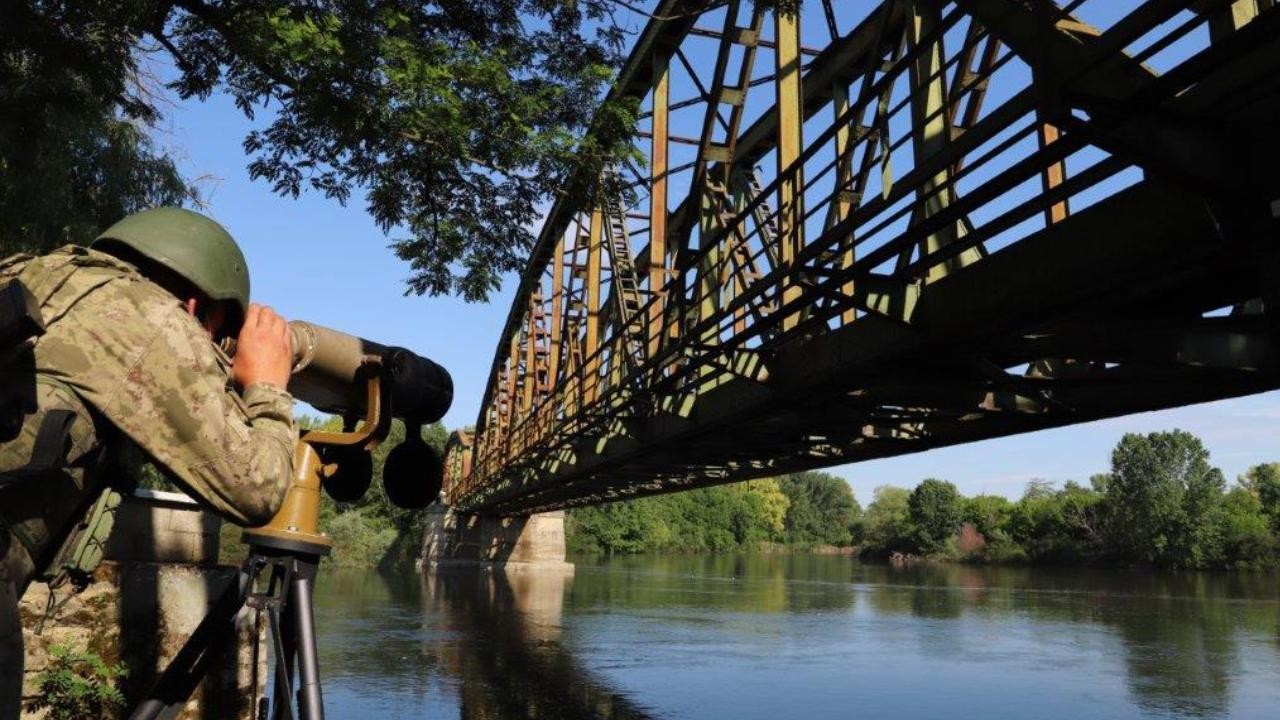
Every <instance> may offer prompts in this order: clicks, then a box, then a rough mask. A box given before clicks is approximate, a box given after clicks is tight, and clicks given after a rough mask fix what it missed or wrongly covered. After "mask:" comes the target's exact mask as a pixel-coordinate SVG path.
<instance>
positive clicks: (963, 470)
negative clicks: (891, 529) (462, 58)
mask: <svg viewBox="0 0 1280 720" xmlns="http://www.w3.org/2000/svg"><path fill="white" fill-rule="evenodd" d="M251 127H252V124H251V123H250V121H248V120H246V119H245V118H244V116H243V115H242V114H241V113H240V112H239V111H237V110H236V109H235V107H234V106H233V105H232V103H231V102H230V101H229V100H228V99H227V98H225V97H222V96H218V95H215V96H214V97H212V98H210V99H209V100H207V101H205V102H196V101H191V102H186V103H178V104H177V105H175V106H174V107H173V108H172V112H170V113H169V117H168V120H167V122H166V123H165V124H164V125H162V127H160V128H159V129H158V132H157V138H156V139H157V141H158V142H159V143H160V144H161V145H162V146H164V147H166V148H168V149H169V150H170V151H171V152H173V153H174V154H175V155H176V156H177V157H179V158H180V165H181V167H182V170H183V171H184V172H185V173H186V174H187V175H188V176H189V177H201V178H204V179H203V180H201V186H202V189H203V192H204V195H205V196H206V199H207V201H208V203H209V206H208V208H207V211H208V212H209V214H211V215H212V216H213V217H215V218H216V219H217V220H218V221H219V222H221V223H222V224H223V225H225V226H226V227H227V228H228V229H229V230H230V231H231V233H232V234H233V235H234V236H235V237H236V239H237V240H238V241H239V242H240V244H241V246H242V247H243V248H244V251H245V253H246V255H247V256H248V260H249V265H250V268H251V272H252V284H253V297H254V300H255V301H256V302H261V303H265V304H267V305H270V306H272V307H274V308H275V309H276V310H277V311H279V312H280V313H282V314H283V315H284V316H285V317H287V318H291V319H303V320H309V321H312V322H316V323H319V324H322V325H328V326H331V327H334V328H338V329H341V330H344V331H347V332H351V333H354V334H358V335H362V336H364V337H367V338H370V339H373V340H377V341H379V342H383V343H388V344H395V345H402V346H404V347H407V348H410V349H412V350H414V351H416V352H418V353H420V354H423V355H426V356H428V357H430V358H432V359H434V360H436V361H437V362H439V363H441V364H443V365H444V366H445V367H446V368H448V369H449V371H450V372H451V373H452V375H453V378H454V384H455V400H454V405H453V408H452V409H451V410H450V412H449V414H448V415H446V416H445V419H444V421H445V424H446V425H447V426H448V427H450V428H455V427H458V426H461V425H465V424H471V423H474V422H475V419H476V414H477V412H478V410H479V403H480V399H481V396H482V394H483V392H484V386H485V382H486V379H487V377H486V376H487V374H488V371H489V364H490V361H491V359H492V357H493V350H494V344H495V343H496V341H497V338H498V334H499V332H500V331H501V329H502V324H503V322H504V320H505V319H506V314H507V310H508V307H509V305H510V301H511V294H512V291H513V290H514V286H515V282H514V279H508V281H507V282H506V283H504V287H503V290H502V291H501V292H499V293H497V294H495V295H494V296H493V297H492V299H491V300H490V302H489V303H488V304H467V303H464V302H462V301H461V300H457V299H454V298H446V297H437V298H432V297H417V296H408V297H406V296H405V295H404V287H405V286H404V279H405V278H406V277H407V276H408V275H409V273H410V270H409V268H408V266H407V265H406V264H405V263H403V262H401V261H399V260H397V259H396V258H395V256H394V255H393V254H392V253H391V251H390V250H389V249H388V248H387V245H388V242H389V239H388V238H387V237H386V236H384V235H383V234H382V233H381V232H380V231H379V230H378V229H377V227H376V226H375V225H374V223H373V222H372V220H371V219H370V218H369V216H368V214H367V213H366V212H365V211H364V209H363V205H362V203H361V202H360V200H359V198H356V199H355V201H354V202H353V203H351V204H350V205H348V206H347V207H342V206H340V205H338V204H337V203H335V202H331V201H327V200H325V199H324V198H323V197H320V196H318V195H316V194H304V195H303V196H302V197H301V198H300V199H298V200H292V199H287V198H282V197H279V196H277V195H275V194H274V193H272V192H271V189H270V188H269V187H268V186H267V185H266V184H265V183H262V182H255V181H251V180H250V179H249V177H248V173H247V172H246V170H245V165H246V162H247V161H246V158H245V156H244V153H243V152H242V150H241V147H240V142H241V140H242V139H243V137H244V135H245V133H246V132H247V131H248V130H249V129H250V128H251ZM1171 428H1181V429H1183V430H1187V431H1190V432H1192V433H1195V434H1196V435H1198V436H1200V437H1201V438H1202V439H1203V440H1204V441H1205V444H1206V445H1207V446H1208V448H1209V450H1210V451H1211V452H1212V454H1213V462H1214V463H1215V464H1216V465H1218V466H1219V467H1221V468H1222V469H1223V471H1224V472H1225V473H1226V474H1227V477H1228V479H1234V478H1235V477H1236V476H1237V475H1238V474H1240V473H1241V472H1243V471H1244V470H1245V469H1246V468H1247V467H1248V466H1250V465H1252V464H1256V463H1259V462H1268V461H1273V460H1280V392H1273V393H1267V394H1264V395H1257V396H1253V397H1249V398H1242V399H1237V400H1230V401H1222V402H1216V403H1209V404H1204V405H1198V406H1192V407H1185V408H1179V409H1176V410H1170V411H1164V412H1157V413H1145V414H1141V415H1134V416H1129V417H1124V418H1115V419H1111V420H1104V421H1100V422H1095V423H1089V424H1085V425H1079V426H1074V427H1069V428H1061V429H1057V430H1049V431H1044V432H1039V433H1033V434H1030V435H1023V436H1016V437H1013V438H1005V439H1000V440H991V441H986V442H981V443H974V444H970V445H965V446H960V447H955V448H947V449H942V450H935V451H931V452H926V453H920V454H916V455H910V456H905V457H898V458H891V459H886V460H877V461H872V462H867V463H861V464H858V465H848V466H843V467H838V468H833V469H832V472H835V473H836V474H838V475H840V476H842V477H844V478H846V479H847V480H848V481H849V482H850V483H851V484H852V485H853V488H854V491H855V494H856V495H857V497H858V498H859V499H860V500H861V501H863V502H864V503H865V502H867V501H868V500H869V499H870V497H871V494H872V490H873V489H874V488H875V487H876V486H878V485H884V484H890V485H902V486H912V485H914V484H915V483H917V482H918V481H919V480H920V479H922V478H925V477H940V478H943V479H946V480H950V481H952V482H954V483H956V485H957V486H958V487H959V488H960V490H961V491H962V492H964V493H966V494H974V493H979V492H986V493H994V494H1003V495H1008V496H1011V497H1017V496H1018V495H1019V494H1021V492H1022V489H1023V487H1024V486H1025V485H1026V483H1027V481H1028V480H1030V479H1032V478H1045V479H1049V480H1054V481H1065V480H1069V479H1078V480H1085V479H1087V478H1088V476H1089V475H1090V474H1092V473H1095V472H1101V471H1104V470H1106V469H1107V466H1108V462H1109V460H1108V458H1109V454H1110V450H1111V448H1112V447H1113V446H1114V445H1115V443H1116V441H1117V440H1118V439H1119V438H1120V436H1121V435H1122V434H1124V433H1126V432H1151V431H1157V430H1167V429H1171Z"/></svg>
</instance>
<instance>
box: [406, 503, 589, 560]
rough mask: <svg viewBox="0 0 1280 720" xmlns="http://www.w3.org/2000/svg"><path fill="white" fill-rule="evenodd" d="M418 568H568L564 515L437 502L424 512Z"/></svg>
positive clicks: (561, 513) (560, 513)
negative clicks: (486, 511)
mask: <svg viewBox="0 0 1280 720" xmlns="http://www.w3.org/2000/svg"><path fill="white" fill-rule="evenodd" d="M423 535H424V536H423V542H422V553H421V555H420V556H419V558H418V567H420V568H422V569H424V570H426V569H431V568H435V567H445V566H452V565H502V566H506V567H508V568H510V569H513V570H523V569H529V570H539V571H541V570H565V569H568V570H572V568H573V564H572V563H568V562H565V546H564V513H563V512H550V513H541V514H538V515H528V516H510V517H498V516H492V515H472V514H468V513H461V512H458V511H456V510H454V509H453V508H451V507H447V506H444V505H443V504H441V503H436V504H435V505H432V506H431V508H430V509H429V510H428V511H427V528H426V532H425V533H424V534H423Z"/></svg>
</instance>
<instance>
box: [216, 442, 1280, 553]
mask: <svg viewBox="0 0 1280 720" xmlns="http://www.w3.org/2000/svg"><path fill="white" fill-rule="evenodd" d="M338 422H340V421H339V420H337V419H335V418H328V419H315V418H304V419H303V420H302V424H303V426H304V427H327V426H330V425H334V424H336V423H338ZM403 434H404V425H403V424H402V423H400V422H399V421H396V423H395V424H394V425H393V427H392V430H391V436H390V437H389V438H388V440H387V442H385V443H383V444H382V445H381V446H380V447H379V448H378V450H376V451H375V452H374V458H373V460H374V477H375V478H379V477H381V470H382V464H383V462H384V461H385V458H386V453H387V452H388V450H389V449H390V448H392V447H394V446H395V445H396V444H398V443H399V442H400V440H401V439H402V438H403ZM423 438H424V440H426V442H427V443H429V444H431V445H433V446H434V447H436V448H437V449H442V448H443V445H444V442H445V439H446V432H445V430H444V427H443V426H441V425H440V424H439V423H437V424H435V425H432V426H430V427H426V428H424V429H423ZM321 524H322V526H323V527H324V528H325V531H326V532H327V533H328V534H329V536H330V537H331V538H333V541H334V551H333V555H332V556H331V557H330V558H329V559H327V560H326V561H325V562H326V563H329V564H332V565H336V566H346V567H372V566H378V567H395V566H399V565H402V564H404V563H411V562H412V561H413V559H414V558H415V556H416V554H417V552H418V550H419V548H420V547H421V545H422V535H423V529H424V514H423V513H422V512H417V511H411V510H403V509H400V508H397V507H396V506H394V505H392V504H391V503H390V502H389V501H388V500H387V498H386V495H385V493H384V492H383V490H382V484H381V482H380V481H375V482H374V483H373V485H372V487H370V489H369V492H367V493H366V494H365V496H364V497H363V498H361V499H360V501H358V502H356V503H337V502H334V501H333V500H332V499H331V498H329V497H328V496H327V495H326V496H324V500H323V504H322V506H321ZM239 535H240V529H239V528H236V527H234V526H227V527H225V528H224V531H223V547H222V559H223V560H224V561H226V562H232V563H234V562H239V560H240V558H242V557H243V553H244V546H243V545H241V544H240V542H239ZM565 536H566V545H567V550H568V552H569V553H570V554H571V555H635V554H694V553H731V552H764V553H819V554H832V555H848V556H856V557H858V558H862V559H867V560H879V561H889V562H891V563H893V564H895V565H910V564H915V563H919V562H962V563H974V564H993V565H1058V566H1070V565H1092V566H1107V565H1111V566H1119V567H1133V566H1153V567H1166V568H1185V569H1205V570H1210V569H1218V570H1222V569H1231V570H1267V569H1280V463H1270V464H1262V465H1256V466H1254V467H1252V468H1250V469H1249V470H1248V471H1247V472H1246V473H1245V474H1244V475H1242V476H1240V477H1239V478H1238V479H1237V480H1236V481H1235V482H1234V483H1232V484H1231V485H1230V487H1228V484H1227V482H1226V480H1225V478H1224V477H1223V474H1222V472H1221V471H1220V470H1219V469H1217V468H1215V467H1213V466H1212V465H1210V464H1209V452H1208V450H1206V449H1205V447H1204V444H1203V443H1202V442H1201V441H1200V440H1199V438H1197V437H1195V436H1194V435H1192V434H1190V433H1187V432H1183V431H1181V430H1173V431H1169V432H1158V433H1150V434H1147V435H1137V434H1128V435H1125V436H1124V437H1123V438H1121V439H1120V441H1119V443H1118V444H1117V445H1116V447H1115V449H1114V450H1113V452H1112V455H1111V468H1110V472H1106V473H1099V474H1096V475H1094V476H1092V477H1091V478H1089V480H1088V482H1087V484H1082V483H1078V482H1074V481H1068V482H1066V483H1064V484H1062V486H1061V487H1059V486H1057V485H1055V484H1054V483H1052V482H1049V481H1046V480H1032V481H1030V482H1029V483H1027V487H1026V490H1025V492H1024V493H1023V494H1022V497H1020V498H1019V499H1018V500H1010V499H1008V498H1006V497H1004V496H1000V495H975V496H971V497H965V496H963V495H961V494H960V492H959V491H958V490H957V489H956V487H955V485H953V484H951V483H950V482H946V481H945V480H939V479H935V478H929V479H926V480H923V481H921V482H920V483H919V484H918V485H916V486H915V488H912V489H907V488H902V487H893V486H888V485H884V486H880V487H878V488H876V490H875V494H874V496H873V498H872V501H871V503H870V504H868V505H867V506H866V507H865V508H863V507H862V506H861V505H860V504H859V503H858V501H857V499H855V497H854V494H853V490H852V489H851V488H850V486H849V484H848V483H847V482H846V481H845V480H843V479H842V478H839V477H837V476H835V475H831V474H828V473H823V472H802V473H796V474H793V475H787V476H783V477H779V478H768V479H760V480H748V481H744V482H738V483H731V484H725V485H717V486H714V487H707V488H700V489H696V490H687V491H683V492H678V493H671V494H666V495H658V496H652V497H646V498H640V499H636V500H630V501H625V502H618V503H610V504H606V505H596V506H591V507H584V508H575V509H572V510H569V511H568V512H567V513H566V515H565Z"/></svg>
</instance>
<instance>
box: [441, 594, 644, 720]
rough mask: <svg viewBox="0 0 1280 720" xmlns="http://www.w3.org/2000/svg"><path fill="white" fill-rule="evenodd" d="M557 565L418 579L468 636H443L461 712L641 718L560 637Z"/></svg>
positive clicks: (568, 719)
mask: <svg viewBox="0 0 1280 720" xmlns="http://www.w3.org/2000/svg"><path fill="white" fill-rule="evenodd" d="M572 582H573V576H572V574H567V573H564V572H560V571H545V572H537V573H515V574H509V573H507V572H505V571H502V570H496V571H481V570H467V569H452V570H448V571H443V572H441V573H439V574H430V573H429V574H426V575H425V576H424V577H423V578H422V579H421V593H422V607H423V611H424V612H426V613H434V614H436V615H437V616H438V617H439V618H440V619H441V621H442V622H443V623H444V624H445V626H446V627H447V628H448V629H449V630H452V631H455V632H457V633H458V634H460V635H462V636H464V637H466V638H467V642H466V643H464V644H461V645H460V644H456V643H452V642H442V643H440V645H439V653H440V657H441V659H442V660H443V661H444V662H445V664H446V665H447V666H448V667H449V668H450V670H451V671H452V672H453V673H454V674H455V675H457V676H458V677H460V678H461V681H462V697H461V705H460V708H461V716H462V717H463V718H476V719H477V720H479V719H480V718H486V719H488V718H519V717H525V718H564V719H565V720H585V719H587V718H600V719H602V720H642V719H644V718H647V717H648V716H647V715H646V714H645V713H644V712H643V711H642V710H641V709H640V708H639V707H637V706H636V705H634V704H633V703H631V702H629V701H628V700H627V699H626V698H623V697H621V696H620V695H618V693H616V692H615V691H614V690H612V689H611V688H609V687H607V686H606V685H604V684H603V683H602V682H601V681H599V680H598V679H596V678H594V677H593V676H592V673H591V672H590V671H589V670H588V669H587V668H585V667H583V666H582V665H581V664H580V663H579V662H577V660H576V659H575V658H574V657H573V655H572V654H571V653H570V652H569V651H568V650H566V649H565V648H564V647H563V646H562V645H561V644H560V632H561V631H560V621H561V612H562V609H563V606H564V594H565V587H566V585H568V584H571V583H572Z"/></svg>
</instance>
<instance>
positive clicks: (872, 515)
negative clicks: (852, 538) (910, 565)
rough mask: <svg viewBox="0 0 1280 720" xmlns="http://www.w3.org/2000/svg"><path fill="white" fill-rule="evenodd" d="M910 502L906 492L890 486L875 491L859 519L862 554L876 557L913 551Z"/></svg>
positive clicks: (907, 491) (913, 533)
mask: <svg viewBox="0 0 1280 720" xmlns="http://www.w3.org/2000/svg"><path fill="white" fill-rule="evenodd" d="M910 502H911V491H910V490H907V489H905V488H899V487H893V486H891V485H881V486H880V487H878V488H876V490H875V496H874V497H873V499H872V501H871V504H870V505H868V506H867V512H866V513H865V514H864V515H863V518H862V527H863V551H864V554H867V555H872V556H880V555H888V554H889V553H893V552H910V551H911V550H913V549H914V548H913V545H914V535H915V526H913V525H912V524H911V509H910Z"/></svg>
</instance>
